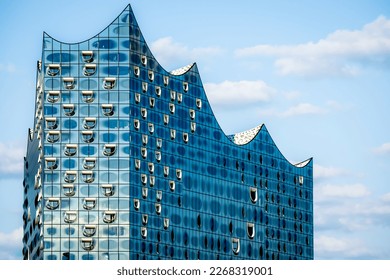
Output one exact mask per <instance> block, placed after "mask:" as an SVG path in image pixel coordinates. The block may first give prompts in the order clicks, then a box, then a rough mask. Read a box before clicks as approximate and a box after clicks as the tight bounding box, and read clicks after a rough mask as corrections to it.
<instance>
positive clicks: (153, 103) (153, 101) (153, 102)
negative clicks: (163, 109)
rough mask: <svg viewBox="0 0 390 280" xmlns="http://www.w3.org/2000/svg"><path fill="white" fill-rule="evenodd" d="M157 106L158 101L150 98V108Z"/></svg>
mask: <svg viewBox="0 0 390 280" xmlns="http://www.w3.org/2000/svg"><path fill="white" fill-rule="evenodd" d="M155 105H156V101H155V99H154V98H153V97H149V106H150V108H154V106H155Z"/></svg>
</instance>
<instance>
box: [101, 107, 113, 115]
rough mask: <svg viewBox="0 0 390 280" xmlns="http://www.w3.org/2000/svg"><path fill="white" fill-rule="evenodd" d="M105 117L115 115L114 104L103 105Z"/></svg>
mask: <svg viewBox="0 0 390 280" xmlns="http://www.w3.org/2000/svg"><path fill="white" fill-rule="evenodd" d="M102 111H103V115H105V116H108V117H110V116H112V115H113V114H114V105H112V104H102Z"/></svg>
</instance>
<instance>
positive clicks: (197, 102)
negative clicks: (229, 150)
mask: <svg viewBox="0 0 390 280" xmlns="http://www.w3.org/2000/svg"><path fill="white" fill-rule="evenodd" d="M195 103H196V107H198V109H200V108H202V100H201V99H199V98H197V99H196V102H195Z"/></svg>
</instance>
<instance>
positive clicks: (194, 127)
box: [191, 122, 196, 133]
mask: <svg viewBox="0 0 390 280" xmlns="http://www.w3.org/2000/svg"><path fill="white" fill-rule="evenodd" d="M195 130H196V123H194V122H192V123H191V132H192V133H194V132H195Z"/></svg>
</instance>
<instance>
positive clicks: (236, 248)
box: [232, 238, 240, 255]
mask: <svg viewBox="0 0 390 280" xmlns="http://www.w3.org/2000/svg"><path fill="white" fill-rule="evenodd" d="M232 251H233V253H234V254H235V255H238V253H240V239H238V238H232Z"/></svg>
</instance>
